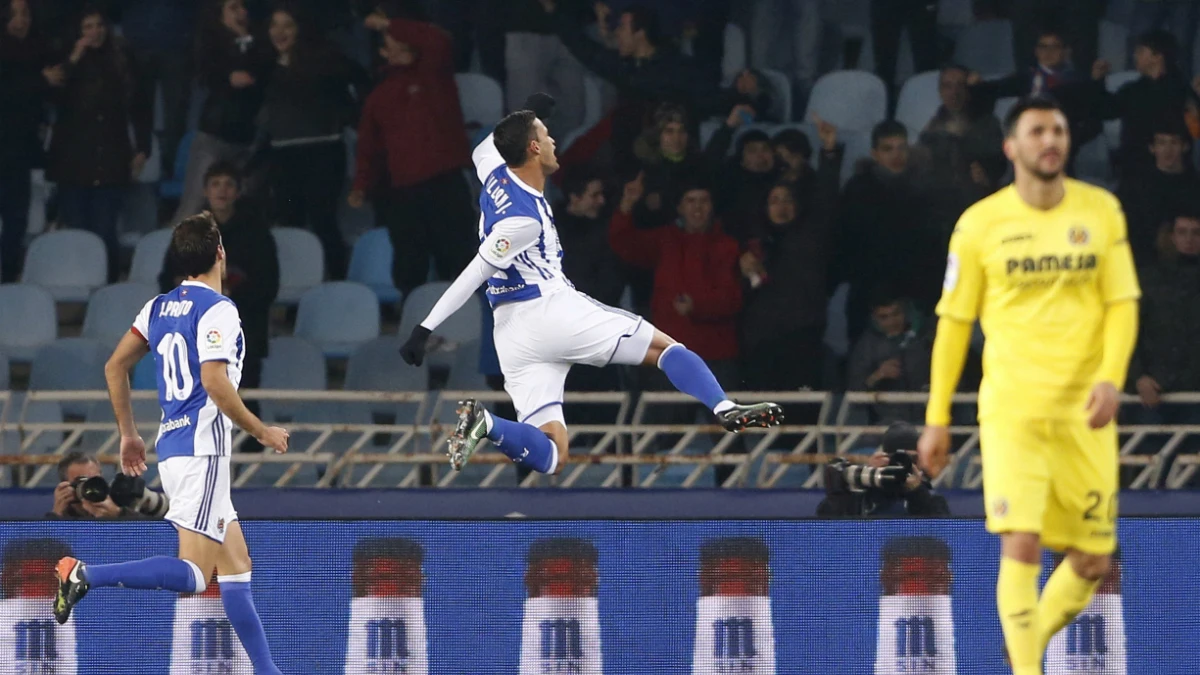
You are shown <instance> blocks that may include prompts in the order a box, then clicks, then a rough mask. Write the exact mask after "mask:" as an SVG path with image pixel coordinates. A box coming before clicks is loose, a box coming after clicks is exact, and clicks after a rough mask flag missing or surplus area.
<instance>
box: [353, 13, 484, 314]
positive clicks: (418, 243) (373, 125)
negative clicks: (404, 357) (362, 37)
mask: <svg viewBox="0 0 1200 675" xmlns="http://www.w3.org/2000/svg"><path fill="white" fill-rule="evenodd" d="M366 25H367V27H368V28H371V29H374V30H378V31H381V32H384V44H383V47H382V49H381V50H380V54H381V55H382V56H383V58H384V59H385V60H386V61H387V65H386V66H385V73H384V79H383V81H382V82H380V83H379V85H378V86H376V87H375V89H374V91H372V92H371V95H370V96H368V97H367V101H366V105H365V106H364V108H363V112H362V119H361V121H360V122H359V126H358V158H357V168H356V171H355V176H354V186H353V188H352V190H351V192H350V196H349V202H350V206H353V207H354V208H361V207H362V205H363V202H364V201H365V200H366V197H367V194H368V193H370V192H372V191H373V190H375V189H376V187H377V185H378V183H380V182H381V178H382V177H383V176H384V175H386V176H387V177H388V179H389V180H390V183H389V189H387V190H384V191H380V192H378V193H377V194H376V195H375V197H376V199H377V200H378V201H379V206H380V207H381V208H380V209H379V210H378V213H380V215H381V219H382V220H383V221H384V224H385V225H386V226H387V228H388V234H389V235H390V238H391V240H392V250H393V259H392V279H393V281H394V282H395V284H396V287H397V288H399V289H400V291H401V292H402V293H404V294H405V295H406V296H407V295H408V293H409V292H410V291H412V290H413V289H414V288H416V287H417V286H420V285H421V284H423V283H425V280H426V278H427V277H428V273H429V257H430V255H432V256H433V258H434V261H435V263H436V265H437V272H438V276H440V277H441V278H443V279H453V278H454V277H455V276H457V275H458V272H459V270H461V269H462V268H463V267H464V266H466V264H467V263H468V262H470V260H471V258H472V257H473V256H474V254H475V248H474V246H472V245H471V243H472V242H474V241H476V239H477V238H478V237H477V236H476V234H475V212H474V211H473V210H472V208H471V204H472V202H473V200H472V198H471V192H470V189H469V187H468V186H467V181H466V176H465V175H464V173H463V171H462V170H463V168H464V167H466V166H467V165H468V164H469V163H470V162H469V159H470V156H471V152H470V148H469V147H468V145H467V135H466V130H465V125H464V124H463V116H462V107H461V106H460V104H459V101H458V88H457V86H456V85H455V82H454V62H453V54H452V50H451V42H450V36H449V35H447V34H446V33H444V32H443V31H442V30H441V29H440V28H438V27H437V26H434V25H433V24H430V23H424V22H420V21H410V20H407V19H391V20H388V19H387V18H385V17H383V16H382V15H379V14H373V15H371V16H370V17H368V18H367V20H366Z"/></svg>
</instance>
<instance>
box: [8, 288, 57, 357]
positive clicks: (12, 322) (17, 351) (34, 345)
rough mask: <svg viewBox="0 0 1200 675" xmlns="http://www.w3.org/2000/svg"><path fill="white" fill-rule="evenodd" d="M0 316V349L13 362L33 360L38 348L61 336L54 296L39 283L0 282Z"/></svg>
mask: <svg viewBox="0 0 1200 675" xmlns="http://www.w3.org/2000/svg"><path fill="white" fill-rule="evenodd" d="M0 316H3V317H4V320H2V321H0V349H3V350H4V352H5V353H6V354H8V358H10V359H12V360H13V361H21V362H28V361H30V360H31V359H33V355H34V354H35V353H36V352H37V350H38V348H40V347H41V346H42V345H45V344H48V343H50V342H52V341H53V340H54V338H56V337H58V316H57V314H56V313H55V309H54V298H53V297H52V296H51V295H50V293H48V292H47V291H46V289H44V288H41V287H39V286H34V285H32V284H3V285H0Z"/></svg>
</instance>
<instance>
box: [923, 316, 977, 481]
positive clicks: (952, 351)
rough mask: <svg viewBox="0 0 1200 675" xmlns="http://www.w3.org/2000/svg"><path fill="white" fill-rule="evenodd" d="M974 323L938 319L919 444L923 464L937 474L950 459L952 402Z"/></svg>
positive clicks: (934, 475) (930, 473)
mask: <svg viewBox="0 0 1200 675" xmlns="http://www.w3.org/2000/svg"><path fill="white" fill-rule="evenodd" d="M972 325H973V324H970V323H967V322H965V321H959V320H957V319H952V318H949V317H945V316H943V317H941V318H940V319H939V320H938V326H937V337H935V338H934V340H933V358H932V361H931V364H930V370H929V404H928V406H927V407H926V409H925V431H924V432H922V434H921V440H920V442H919V443H918V444H917V452H918V455H919V456H920V463H921V468H922V469H924V470H925V472H926V473H928V474H929V475H930V477H933V478H936V477H937V475H938V474H940V473H941V472H942V469H944V468H946V464H947V463H948V462H949V460H948V458H947V455H948V453H949V450H950V433H949V431H948V430H947V429H946V427H948V426H949V425H950V404H951V402H952V401H953V398H954V391H955V390H956V389H958V379H959V378H960V377H961V376H962V369H963V364H964V363H965V362H966V360H967V346H968V345H969V344H970V343H971V327H972Z"/></svg>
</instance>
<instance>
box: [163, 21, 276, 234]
mask: <svg viewBox="0 0 1200 675" xmlns="http://www.w3.org/2000/svg"><path fill="white" fill-rule="evenodd" d="M207 3H208V4H207V5H206V6H205V8H204V11H203V13H202V15H201V17H200V30H199V33H198V34H197V36H196V43H195V47H196V56H195V64H196V75H197V79H198V80H199V82H200V85H201V86H202V87H204V89H205V90H207V92H208V93H207V96H206V97H205V99H204V105H203V107H202V108H201V109H200V123H199V128H198V129H197V130H196V136H195V138H194V140H192V146H191V150H190V151H189V152H188V164H187V170H186V172H185V174H184V177H183V193H182V195H181V196H180V199H179V209H178V210H177V211H176V212H175V218H174V220H175V221H176V222H178V221H180V220H183V219H184V218H186V217H187V216H190V215H193V214H194V213H196V211H197V210H198V209H199V208H200V205H201V204H202V203H203V202H204V175H205V173H206V172H207V171H208V168H209V167H210V166H212V165H213V164H215V163H217V162H221V161H232V162H235V163H237V164H238V166H240V167H241V168H243V169H245V168H246V165H247V162H249V160H250V153H251V148H252V147H253V144H254V136H255V133H256V126H255V118H256V117H257V116H258V111H259V108H260V107H261V106H262V98H263V87H264V85H265V83H266V76H267V73H268V71H269V68H270V56H269V54H268V53H267V47H266V45H264V44H263V41H262V40H259V39H257V38H255V36H254V34H253V32H252V31H251V28H250V18H249V15H248V14H247V12H246V5H245V3H244V1H243V0H207Z"/></svg>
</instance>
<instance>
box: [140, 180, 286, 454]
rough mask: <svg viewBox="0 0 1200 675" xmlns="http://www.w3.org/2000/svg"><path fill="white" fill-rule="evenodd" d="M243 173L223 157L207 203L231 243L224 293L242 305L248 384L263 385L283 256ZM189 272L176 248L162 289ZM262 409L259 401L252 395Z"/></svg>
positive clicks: (244, 383)
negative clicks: (246, 193) (180, 265)
mask: <svg viewBox="0 0 1200 675" xmlns="http://www.w3.org/2000/svg"><path fill="white" fill-rule="evenodd" d="M241 187H242V175H241V172H240V171H239V169H238V167H237V165H235V164H234V163H233V162H228V161H224V162H217V163H216V164H213V165H212V166H210V167H209V168H208V171H207V172H205V175H204V208H205V210H207V211H209V212H211V213H212V214H213V218H214V219H215V220H216V221H217V225H218V226H219V227H220V229H221V241H222V243H223V244H224V246H225V251H226V256H227V257H226V259H225V274H226V279H225V283H224V289H223V290H224V294H225V295H226V296H227V297H228V298H229V299H230V300H232V301H233V303H234V304H235V305H237V307H238V313H239V315H240V316H241V320H242V334H243V336H244V338H245V340H246V349H245V355H246V356H245V360H244V361H243V363H242V379H241V385H240V386H241V388H242V389H257V388H258V386H259V384H260V383H261V382H262V363H263V359H265V358H266V357H267V356H268V350H269V347H270V339H269V338H270V329H269V324H270V316H271V305H273V304H275V296H276V295H278V294H279V257H278V253H277V251H276V248H275V238H274V237H273V236H271V230H270V228H269V227H268V222H267V219H266V217H265V216H264V214H263V212H262V209H261V208H259V207H258V206H257V204H256V203H255V202H254V201H253V199H251V198H243V197H242V190H241ZM183 279H184V277H183V275H182V274H181V273H179V272H177V271H176V268H175V264H174V262H173V261H172V260H171V255H170V251H169V250H168V252H167V257H166V259H165V260H164V261H163V270H162V273H161V274H159V277H158V285H159V289H160V292H162V293H167V292H169V291H170V290H172V289H174V288H175V287H176V286H178V285H179V284H180V283H181V282H182V281H183ZM246 407H247V408H249V409H250V411H251V412H253V413H254V414H255V415H257V414H258V401H246ZM242 450H243V451H245V452H261V451H262V444H261V443H259V442H258V441H257V440H255V439H253V438H250V439H247V441H246V442H244V443H243V445H242Z"/></svg>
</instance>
